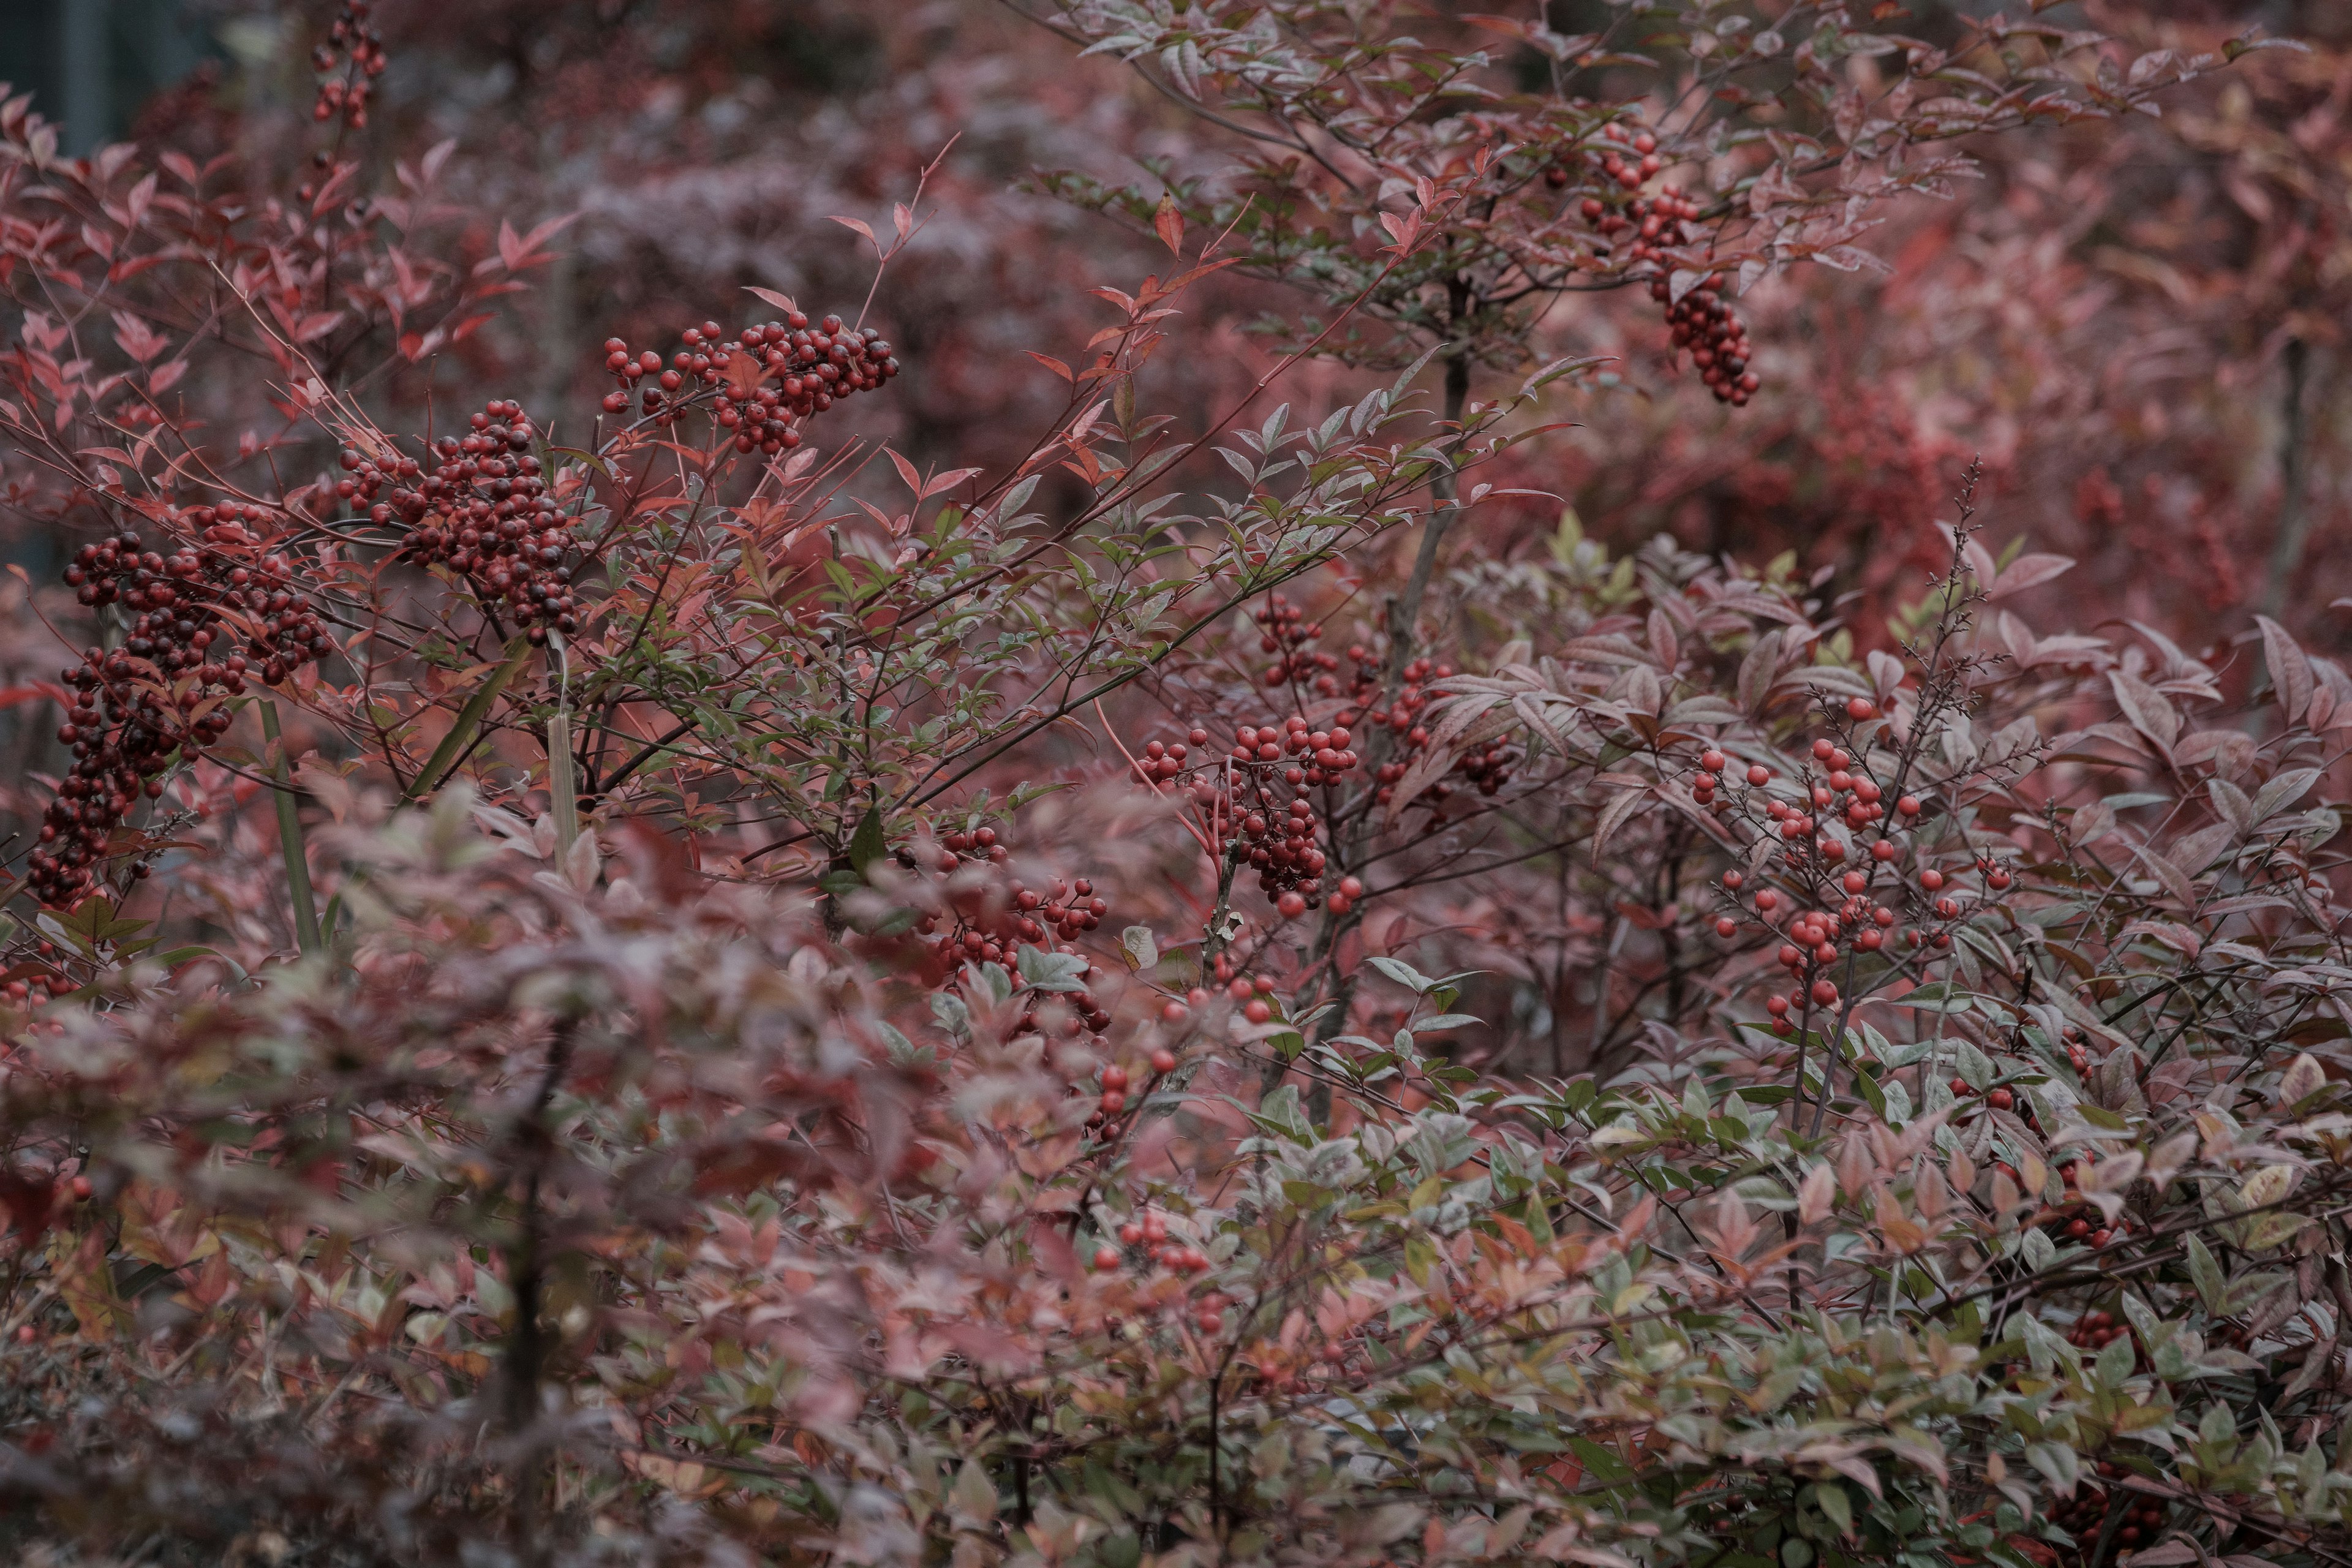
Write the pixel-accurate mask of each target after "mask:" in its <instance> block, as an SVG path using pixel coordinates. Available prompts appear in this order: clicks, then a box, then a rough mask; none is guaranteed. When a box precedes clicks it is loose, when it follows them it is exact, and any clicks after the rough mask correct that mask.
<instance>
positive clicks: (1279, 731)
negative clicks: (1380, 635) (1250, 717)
mask: <svg viewBox="0 0 2352 1568" xmlns="http://www.w3.org/2000/svg"><path fill="white" fill-rule="evenodd" d="M1354 739H1355V737H1354V736H1353V735H1352V734H1350V733H1349V731H1347V730H1346V729H1345V728H1344V727H1341V728H1335V729H1330V730H1317V729H1312V728H1310V727H1309V726H1308V724H1307V721H1306V720H1304V719H1302V718H1299V717H1298V716H1297V715H1296V714H1293V715H1292V716H1291V717H1290V718H1288V719H1286V720H1283V721H1280V722H1276V721H1274V720H1272V719H1268V720H1265V721H1262V722H1260V723H1256V724H1243V725H1239V726H1237V727H1236V728H1235V729H1234V744H1233V747H1232V749H1231V750H1230V751H1229V752H1226V753H1225V755H1224V756H1223V757H1221V758H1216V759H1211V758H1209V757H1208V756H1207V755H1206V749H1207V747H1208V744H1209V732H1208V731H1206V730H1201V729H1195V730H1193V731H1191V732H1190V733H1189V734H1188V735H1187V737H1186V739H1185V740H1184V741H1181V742H1160V741H1152V742H1148V743H1146V745H1145V746H1144V748H1143V754H1142V755H1141V756H1140V757H1138V758H1136V759H1135V775H1136V777H1137V778H1138V779H1139V780H1140V781H1141V782H1142V783H1144V784H1147V785H1150V786H1151V787H1154V788H1156V787H1158V786H1159V785H1160V784H1167V783H1171V782H1174V781H1176V780H1178V779H1181V778H1182V777H1183V776H1184V775H1185V774H1186V773H1191V774H1192V787H1191V792H1190V793H1191V795H1192V803H1193V805H1195V806H1197V807H1198V808H1199V810H1200V812H1201V815H1202V817H1203V818H1204V819H1205V820H1207V821H1209V822H1211V823H1213V824H1215V825H1216V826H1217V828H1218V831H1219V833H1220V834H1221V835H1223V834H1229V835H1231V836H1232V839H1233V849H1232V853H1233V854H1234V856H1235V857H1236V858H1237V859H1238V860H1239V862H1240V863H1243V864H1245V865H1248V866H1249V867H1251V868H1254V869H1255V871H1256V872H1257V878H1258V885H1259V887H1260V888H1261V889H1264V891H1265V895H1266V897H1268V898H1269V899H1272V900H1274V903H1275V907H1276V909H1277V910H1280V911H1281V912H1282V914H1283V916H1284V918H1286V919H1288V920H1296V919H1297V918H1298V917H1299V916H1300V915H1303V914H1305V913H1306V912H1307V910H1311V909H1317V908H1319V907H1321V905H1322V904H1323V902H1324V900H1325V899H1326V897H1327V894H1326V892H1325V890H1324V889H1323V888H1322V885H1321V883H1322V877H1323V871H1324V868H1325V867H1326V866H1328V864H1329V863H1330V862H1329V858H1328V856H1327V855H1326V854H1325V853H1324V851H1323V849H1322V847H1320V844H1319V842H1318V840H1319V837H1320V835H1321V833H1322V831H1323V825H1322V823H1321V820H1320V818H1319V817H1318V815H1317V812H1316V809H1315V805H1314V803H1313V802H1312V801H1310V800H1309V799H1308V798H1307V795H1306V793H1305V792H1306V791H1307V790H1311V789H1318V788H1321V787H1322V786H1323V785H1325V784H1334V783H1337V782H1338V781H1339V779H1340V778H1341V777H1342V776H1343V775H1344V774H1346V773H1348V771H1349V769H1351V768H1354V767H1355V766H1356V765H1357V764H1358V763H1360V761H1361V759H1360V757H1358V755H1357V754H1356V752H1355V751H1354V750H1353V749H1352V743H1353V742H1354ZM1196 753H1198V755H1196ZM1347 883H1353V884H1354V887H1353V890H1352V891H1347V890H1338V889H1335V890H1333V891H1331V892H1330V893H1329V894H1328V898H1329V899H1330V900H1331V906H1332V910H1333V912H1334V913H1338V914H1345V913H1346V912H1347V911H1348V909H1349V901H1350V900H1353V899H1354V898H1356V897H1358V896H1360V894H1361V893H1362V890H1363V884H1362V883H1360V882H1356V881H1355V879H1353V878H1348V879H1344V881H1343V884H1342V887H1343V888H1345V886H1346V884H1347Z"/></svg>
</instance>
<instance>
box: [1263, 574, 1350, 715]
mask: <svg viewBox="0 0 2352 1568" xmlns="http://www.w3.org/2000/svg"><path fill="white" fill-rule="evenodd" d="M1252 618H1253V619H1255V621H1256V622H1257V624H1258V626H1260V627H1261V628H1262V632H1261V635H1260V636H1259V637H1258V640H1257V647H1258V651H1259V652H1260V653H1270V654H1273V655H1274V656H1275V660H1274V662H1273V663H1272V664H1269V665H1267V666H1266V667H1265V675H1264V676H1263V677H1262V679H1264V680H1265V683H1266V684H1267V685H1268V686H1287V685H1289V684H1290V683H1291V682H1293V681H1305V680H1310V679H1311V680H1313V681H1314V682H1315V685H1316V694H1317V695H1318V696H1321V697H1335V696H1337V695H1339V659H1338V658H1336V657H1334V656H1333V655H1331V654H1328V653H1319V652H1317V651H1315V650H1313V649H1311V648H1309V647H1307V645H1308V644H1309V643H1312V642H1314V641H1315V640H1316V639H1317V638H1318V637H1321V636H1322V635H1323V626H1322V624H1321V623H1320V622H1310V621H1308V620H1307V612H1306V611H1305V610H1304V609H1302V608H1300V607H1299V606H1298V605H1294V604H1292V603H1291V602H1290V601H1289V600H1288V599H1287V598H1286V597H1284V596H1283V595H1280V594H1269V595H1266V604H1265V609H1263V610H1261V611H1259V612H1258V614H1257V615H1256V616H1254V617H1252Z"/></svg>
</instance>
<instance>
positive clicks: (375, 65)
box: [310, 0, 383, 131]
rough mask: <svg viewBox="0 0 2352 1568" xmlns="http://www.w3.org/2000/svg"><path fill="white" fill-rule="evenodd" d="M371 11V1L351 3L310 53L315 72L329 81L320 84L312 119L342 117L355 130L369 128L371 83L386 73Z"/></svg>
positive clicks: (311, 110)
mask: <svg viewBox="0 0 2352 1568" xmlns="http://www.w3.org/2000/svg"><path fill="white" fill-rule="evenodd" d="M369 9H370V5H369V0H351V3H350V4H349V5H345V6H344V7H343V9H342V14H341V16H337V17H336V18H335V25H334V26H333V27H331V29H329V31H328V33H327V41H326V42H325V43H323V44H320V46H319V47H317V48H315V49H313V50H311V51H310V68H311V69H313V70H315V71H317V72H319V73H320V75H321V76H324V77H326V78H327V79H326V80H325V81H322V82H320V84H319V99H318V101H317V102H316V103H314V104H312V105H311V106H310V118H311V119H313V120H316V121H320V122H321V123H324V122H325V121H330V120H332V119H334V118H336V117H337V116H338V115H340V116H341V118H342V121H343V123H344V124H346V125H348V126H350V127H351V128H352V130H354V131H359V130H362V129H364V128H365V127H366V125H367V100H368V93H369V90H370V87H369V84H370V83H372V82H373V81H374V80H375V79H376V78H378V77H380V76H382V75H383V37H380V36H379V35H378V34H377V32H376V30H375V29H374V28H373V27H372V26H368V11H369Z"/></svg>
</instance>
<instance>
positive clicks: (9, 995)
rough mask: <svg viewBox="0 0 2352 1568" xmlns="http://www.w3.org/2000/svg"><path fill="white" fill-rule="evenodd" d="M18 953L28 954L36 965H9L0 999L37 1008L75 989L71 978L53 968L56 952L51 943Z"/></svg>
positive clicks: (1, 985) (34, 946)
mask: <svg viewBox="0 0 2352 1568" xmlns="http://www.w3.org/2000/svg"><path fill="white" fill-rule="evenodd" d="M19 951H26V952H31V953H33V954H34V955H35V957H36V959H37V962H34V963H19V964H16V965H13V966H12V967H11V968H10V969H9V971H8V980H7V982H6V984H0V996H5V998H6V999H7V1000H8V1001H9V1002H11V1003H14V1004H16V1005H19V1006H29V1007H39V1006H42V1005H46V1004H47V1002H48V1001H49V1000H50V999H51V998H52V997H57V996H63V995H65V994H67V993H68V992H70V991H72V990H73V989H75V985H74V981H73V979H72V977H71V976H69V975H67V974H65V973H62V972H61V971H59V970H58V967H57V965H56V963H55V960H56V958H57V956H58V949H57V944H56V943H55V942H35V943H33V944H31V945H30V946H29V948H26V949H20V950H19Z"/></svg>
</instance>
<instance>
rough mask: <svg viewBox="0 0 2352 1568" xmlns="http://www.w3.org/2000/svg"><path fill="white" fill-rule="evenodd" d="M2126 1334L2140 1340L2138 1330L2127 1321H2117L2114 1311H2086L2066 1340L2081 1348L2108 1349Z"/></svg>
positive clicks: (2075, 1322) (2133, 1340)
mask: <svg viewBox="0 0 2352 1568" xmlns="http://www.w3.org/2000/svg"><path fill="white" fill-rule="evenodd" d="M2126 1335H2128V1336H2129V1337H2130V1339H2131V1340H2132V1342H2134V1343H2137V1342H2138V1341H2139V1334H2138V1332H2137V1331H2136V1330H2134V1329H2133V1328H2132V1327H2131V1326H2130V1325H2129V1324H2127V1323H2119V1322H2117V1321H2116V1315H2115V1314H2114V1313H2113V1312H2085V1313H2084V1314H2083V1315H2082V1316H2081V1317H2080V1318H2077V1319H2076V1320H2075V1321H2074V1328H2073V1329H2071V1330H2069V1331H2067V1334H2066V1342H2067V1343H2068V1344H2070V1345H2074V1346H2075V1347H2076V1348H2078V1349H2081V1350H2086V1351H2093V1352H2096V1351H2103V1350H2105V1349H2106V1348H2107V1347H2108V1346H2109V1345H2111V1344H2113V1343H2115V1342H2116V1341H2117V1340H2120V1339H2123V1338H2125V1337H2126Z"/></svg>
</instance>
